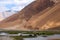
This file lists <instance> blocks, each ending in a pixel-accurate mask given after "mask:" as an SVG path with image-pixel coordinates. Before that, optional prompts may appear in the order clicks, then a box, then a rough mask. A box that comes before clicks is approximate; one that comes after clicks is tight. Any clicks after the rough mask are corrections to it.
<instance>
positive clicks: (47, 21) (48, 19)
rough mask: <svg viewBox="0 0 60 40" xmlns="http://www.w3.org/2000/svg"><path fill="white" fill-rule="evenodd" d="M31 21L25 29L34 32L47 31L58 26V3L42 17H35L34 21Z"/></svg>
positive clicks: (59, 5) (59, 7) (59, 12)
mask: <svg viewBox="0 0 60 40" xmlns="http://www.w3.org/2000/svg"><path fill="white" fill-rule="evenodd" d="M33 18H34V17H33ZM33 18H32V19H33ZM32 19H30V20H29V21H28V23H29V25H28V26H27V28H29V26H30V28H31V29H34V30H47V29H49V28H54V27H56V26H60V3H59V4H57V5H55V7H53V8H52V9H50V10H49V11H47V12H45V13H44V14H43V15H41V16H38V17H37V16H36V18H35V19H33V20H32Z"/></svg>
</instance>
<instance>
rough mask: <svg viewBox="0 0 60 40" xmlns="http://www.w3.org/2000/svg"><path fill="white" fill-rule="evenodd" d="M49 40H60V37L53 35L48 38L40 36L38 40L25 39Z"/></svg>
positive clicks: (27, 39) (29, 39)
mask: <svg viewBox="0 0 60 40" xmlns="http://www.w3.org/2000/svg"><path fill="white" fill-rule="evenodd" d="M49 39H60V35H51V36H47V37H42V36H38V37H36V38H24V40H49Z"/></svg>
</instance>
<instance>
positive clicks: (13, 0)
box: [0, 0, 34, 12]
mask: <svg viewBox="0 0 60 40" xmlns="http://www.w3.org/2000/svg"><path fill="white" fill-rule="evenodd" d="M33 1H34V0H0V12H4V11H7V10H12V11H20V10H21V9H23V8H24V7H25V6H27V5H28V4H30V3H31V2H33Z"/></svg>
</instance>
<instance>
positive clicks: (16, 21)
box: [0, 0, 60, 30]
mask: <svg viewBox="0 0 60 40" xmlns="http://www.w3.org/2000/svg"><path fill="white" fill-rule="evenodd" d="M53 4H54V2H51V1H50V0H36V1H34V2H33V3H31V4H30V5H28V6H26V7H25V8H24V9H23V10H21V11H20V12H18V14H14V15H12V16H10V17H9V18H7V19H5V20H3V21H2V22H1V23H0V28H4V29H12V30H13V29H15V30H44V29H47V28H48V27H46V26H44V25H45V24H47V23H48V21H49V22H50V21H51V20H53V21H54V20H56V18H58V17H60V16H59V15H60V14H59V13H60V12H59V13H58V12H57V13H54V12H55V11H53V10H58V9H60V8H59V7H58V8H57V7H55V6H54V7H55V8H56V9H55V8H53V10H52V11H49V10H50V9H49V10H47V11H45V12H43V11H44V10H45V9H47V8H48V7H52V6H53ZM57 6H58V5H57ZM41 12H42V13H41ZM33 16H34V17H35V19H34V17H33ZM55 17H56V18H55ZM57 20H60V19H59V18H58V19H57ZM48 24H49V23H48ZM50 24H51V23H50ZM49 27H50V26H49Z"/></svg>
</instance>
